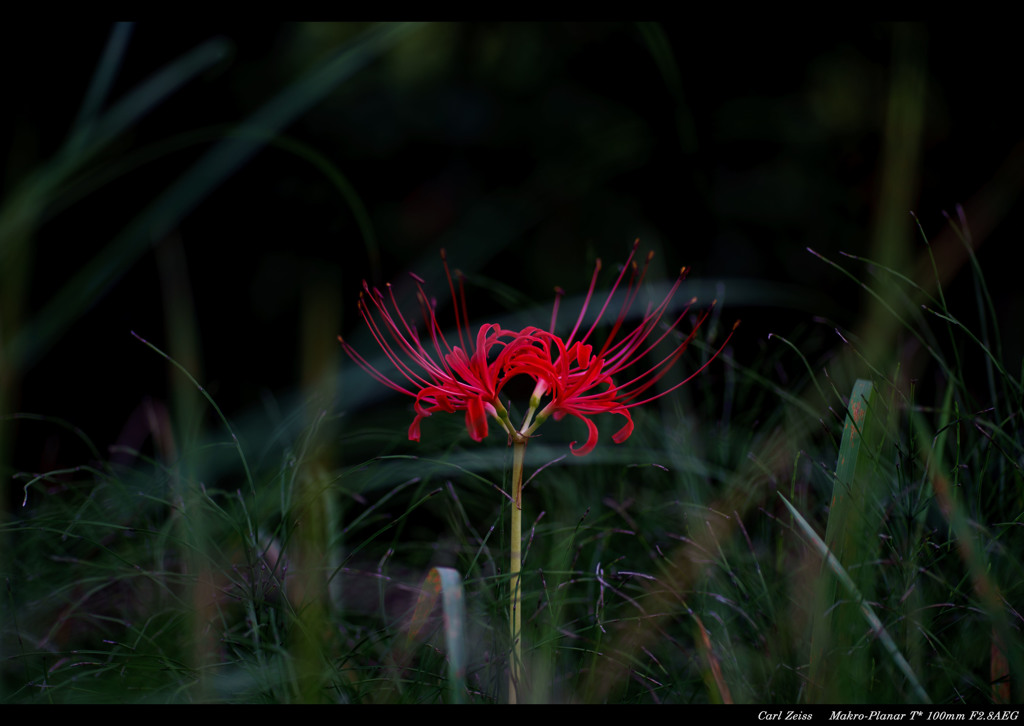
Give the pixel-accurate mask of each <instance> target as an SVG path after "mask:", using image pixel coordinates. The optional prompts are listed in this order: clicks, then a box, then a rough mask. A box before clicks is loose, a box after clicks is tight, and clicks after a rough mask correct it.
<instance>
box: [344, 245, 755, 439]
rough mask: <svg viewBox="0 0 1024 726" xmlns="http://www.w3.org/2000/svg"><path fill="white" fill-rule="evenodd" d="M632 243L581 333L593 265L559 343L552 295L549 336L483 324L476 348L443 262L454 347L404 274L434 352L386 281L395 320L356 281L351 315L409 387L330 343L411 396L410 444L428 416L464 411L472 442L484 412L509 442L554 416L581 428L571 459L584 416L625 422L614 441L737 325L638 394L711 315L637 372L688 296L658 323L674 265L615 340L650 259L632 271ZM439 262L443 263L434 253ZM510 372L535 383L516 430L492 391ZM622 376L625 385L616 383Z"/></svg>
mask: <svg viewBox="0 0 1024 726" xmlns="http://www.w3.org/2000/svg"><path fill="white" fill-rule="evenodd" d="M638 245H639V240H637V242H636V243H634V245H633V250H632V251H631V252H630V254H629V257H628V258H627V260H626V264H625V265H623V267H622V270H621V271H620V272H619V276H618V278H617V279H616V280H615V284H614V285H613V286H612V289H611V291H610V292H609V294H608V297H607V299H606V300H605V302H604V305H603V306H602V307H601V310H600V311H599V312H598V314H597V316H596V317H595V319H594V321H593V322H592V323H591V325H590V327H589V328H588V329H587V330H586V332H584V333H582V334H580V331H581V328H582V326H583V324H584V320H585V317H586V312H587V308H588V307H589V306H590V302H591V299H592V298H593V294H594V287H595V285H596V284H597V277H598V274H599V273H600V271H601V262H600V260H598V262H597V265H596V267H595V269H594V275H593V277H592V278H591V281H590V289H589V290H588V291H587V296H586V299H585V300H584V304H583V309H582V310H581V311H580V315H579V318H577V320H576V325H575V326H574V327H573V329H572V332H571V333H570V334H569V337H568V338H565V339H563V338H561V337H559V336H558V335H556V334H555V332H554V327H555V323H556V321H557V317H558V305H559V300H560V295H561V291H560V290H559V291H558V293H559V297H557V298H556V300H555V306H554V310H553V312H552V316H551V328H550V330H547V331H545V330H541V329H539V328H535V327H528V328H524V329H523V330H521V331H520V332H518V333H517V332H515V331H512V330H506V329H504V328H502V327H501V326H499V325H495V324H486V325H482V326H481V327H480V329H479V330H478V332H477V335H476V341H475V345H474V344H473V339H472V336H471V335H470V331H469V325H468V320H467V314H466V300H465V291H464V290H463V288H462V284H461V279H460V284H459V294H458V297H456V293H455V286H454V284H453V283H452V277H451V274H450V272H449V270H448V263H447V261H445V263H444V266H445V274H446V275H447V277H448V287H449V290H450V292H451V295H452V299H453V301H455V322H456V328H457V329H458V335H459V343H460V345H458V346H451V345H449V343H448V341H447V340H446V339H445V337H444V335H443V334H442V333H441V331H440V327H439V326H438V323H437V318H436V317H435V315H434V308H433V306H432V305H431V304H430V303H429V302H428V299H427V296H426V293H425V292H424V291H423V287H422V282H423V281H422V280H421V279H420V278H418V277H416V276H415V275H414V276H413V277H414V279H415V280H416V281H417V286H418V288H419V297H420V305H421V307H422V310H423V317H424V321H425V324H426V327H427V330H428V332H429V336H430V342H431V345H432V348H433V355H432V354H431V352H429V351H428V350H427V349H426V348H425V347H424V346H423V344H422V343H421V341H420V338H419V334H418V333H417V331H416V329H415V328H414V327H413V326H411V325H410V324H409V323H408V322H407V321H406V319H405V318H404V317H403V316H402V313H401V312H400V311H399V309H398V305H397V303H396V302H395V298H394V293H393V292H392V291H391V289H390V285H389V286H388V295H389V298H390V300H391V305H392V307H393V308H394V311H395V312H394V315H392V314H391V313H389V312H388V309H387V305H386V300H385V297H384V295H382V294H381V293H380V291H379V290H377V289H373V290H371V289H370V287H369V286H368V285H367V284H366V283H365V282H364V283H363V288H364V292H365V293H366V297H369V300H370V303H367V302H366V297H364V295H363V294H360V297H359V311H360V313H361V314H362V316H363V319H364V320H365V321H366V324H367V325H368V326H369V328H370V332H371V333H372V334H373V337H374V339H375V340H376V341H377V344H378V345H380V347H381V349H382V350H383V351H384V354H385V355H386V356H387V357H388V358H389V359H390V360H391V362H392V364H393V365H394V366H395V368H396V369H398V371H399V372H400V373H401V374H402V376H403V377H404V378H405V380H406V381H407V385H408V387H406V385H403V384H399V383H395V382H394V381H392V380H391V379H390V378H388V377H387V376H385V375H384V374H382V373H381V372H379V371H378V370H376V369H375V368H373V367H372V366H371V365H370V364H369V363H367V362H366V360H365V359H364V358H362V357H361V356H360V355H359V354H358V353H356V351H355V350H353V348H352V347H351V346H350V345H349V344H348V343H346V342H345V341H344V340H343V339H342V338H341V336H338V340H340V341H341V344H342V345H343V346H344V348H345V352H346V353H348V354H349V355H350V356H351V357H352V359H353V360H355V361H356V363H358V364H359V365H360V366H362V367H363V368H364V369H365V370H366V371H367V372H368V373H369V374H370V375H371V376H373V377H374V378H375V379H377V380H378V381H380V382H381V383H383V384H384V385H386V386H388V387H390V388H392V389H394V390H396V391H399V392H400V393H404V394H406V395H408V396H412V397H413V398H415V399H416V401H415V404H414V409H415V411H416V417H415V418H414V419H413V422H412V424H411V425H410V426H409V439H410V440H412V441H419V438H420V420H421V419H423V418H424V417H426V416H430V415H431V414H432V413H434V412H435V411H445V412H448V413H454V412H456V411H465V412H466V429H467V430H468V431H469V435H470V437H471V438H472V439H473V440H474V441H481V440H483V439H484V438H485V437H486V436H487V432H488V427H487V417H488V416H493V417H494V418H496V419H497V420H498V421H499V422H500V423H501V424H502V426H503V427H504V428H505V430H506V431H507V433H508V434H509V435H510V436H513V437H527V436H529V435H531V434H532V433H533V432H534V431H535V430H536V429H537V427H538V426H540V424H542V423H543V422H544V421H546V420H547V419H548V418H549V417H551V416H553V417H554V418H555V420H559V419H561V418H563V417H564V416H566V415H571V416H575V417H577V418H579V419H580V420H581V421H583V422H584V423H585V424H586V426H587V440H586V442H585V443H584V444H583V445H582V446H580V447H578V448H577V447H576V444H577V443H578V442H576V441H573V442H572V444H571V445H570V450H571V451H572V453H573V454H575V455H577V456H583V455H585V454H588V453H589V452H590V451H592V450H593V449H594V447H595V446H596V445H597V439H598V431H597V425H596V424H595V423H594V422H593V421H592V420H591V417H592V416H593V415H595V414H598V413H612V414H616V415H619V416H622V417H623V418H625V420H626V421H625V424H624V425H623V426H622V428H620V429H619V430H618V431H617V432H616V433H615V434H613V435H612V441H614V442H615V443H622V442H623V441H625V440H626V439H628V438H629V436H630V434H632V432H633V417H632V416H631V414H630V409H631V408H634V407H635V406H640V405H642V404H644V403H648V402H650V401H653V400H655V399H657V398H660V397H661V396H664V395H665V394H667V393H670V392H671V391H674V390H675V389H676V388H679V386H682V385H683V384H684V383H686V382H688V381H689V380H690V379H692V378H693V377H694V376H696V375H697V374H698V373H700V372H701V371H703V370H704V369H705V368H706V367H707V366H708V365H709V364H710V363H711V361H712V360H714V359H715V358H716V357H717V356H718V354H719V353H721V351H722V349H723V348H724V347H725V345H726V344H727V343H728V342H729V340H730V339H731V338H732V335H733V331H735V329H736V326H735V325H734V326H733V330H732V331H730V333H729V335H728V336H727V337H726V339H725V341H724V342H723V343H722V345H721V346H720V347H719V348H718V350H717V351H715V353H714V355H712V356H711V357H710V358H709V359H708V360H707V361H706V362H705V363H704V364H703V365H702V366H701V367H700V368H699V369H697V371H695V372H694V373H692V374H691V375H690V376H688V377H687V378H685V379H684V380H682V381H679V382H678V383H676V384H674V385H673V386H671V387H669V388H667V389H665V390H662V391H659V392H657V393H654V394H653V395H645V394H647V392H648V391H649V389H650V388H651V387H652V386H653V385H654V384H655V383H657V382H658V381H659V380H660V379H661V377H662V376H664V375H665V373H667V372H668V370H669V369H670V368H671V367H672V365H673V364H674V363H675V362H676V361H677V360H678V359H679V357H680V356H681V355H682V354H683V353H684V352H685V351H686V348H687V346H688V345H689V344H690V342H691V341H692V340H693V338H694V336H695V335H696V334H697V330H698V329H699V328H700V326H701V325H702V324H703V322H704V321H705V320H706V319H707V317H708V315H709V314H710V309H709V310H707V311H705V312H704V314H703V315H702V316H701V317H700V319H699V320H698V321H697V323H696V324H695V325H694V327H693V329H692V330H691V331H690V332H689V334H688V335H687V336H686V337H685V338H684V339H683V340H682V341H681V342H678V343H676V345H675V346H674V348H673V349H672V351H671V352H670V353H668V354H667V355H665V356H664V357H663V358H662V359H661V360H660V361H658V362H657V363H655V364H654V365H653V366H650V367H647V368H642V367H640V366H638V364H639V363H640V361H641V360H642V359H644V358H645V357H646V356H647V355H648V354H649V353H651V352H653V351H654V350H655V348H657V347H658V346H659V345H660V344H661V343H662V341H664V340H665V339H666V338H668V337H669V336H671V335H673V334H675V331H676V329H677V328H678V327H679V325H680V323H682V321H683V319H684V318H685V317H686V315H687V313H688V312H689V310H690V307H691V306H692V304H693V303H694V302H695V300H696V299H693V300H690V303H689V304H688V305H687V306H686V308H685V309H684V310H683V311H682V312H681V313H679V314H678V315H677V316H676V317H675V318H674V320H672V322H671V324H663V323H662V320H663V318H664V317H665V314H666V312H667V311H668V308H669V304H670V303H671V301H672V298H673V296H674V295H675V293H676V291H677V290H678V289H679V285H680V284H681V283H682V281H683V278H684V276H685V273H686V268H683V269H682V270H681V271H680V273H679V277H678V278H677V279H676V282H675V284H674V285H673V286H672V288H671V290H669V292H668V295H666V297H665V299H664V300H663V301H662V302H661V303H660V304H659V305H658V306H657V307H655V308H653V309H651V308H650V307H648V309H647V311H646V313H645V314H644V317H643V319H642V320H641V321H640V323H639V324H638V325H637V326H636V327H635V328H633V329H632V330H631V331H630V332H629V333H626V334H624V335H621V333H622V329H623V325H624V323H625V321H626V316H627V314H628V312H629V309H630V307H631V306H632V304H633V301H634V300H635V298H636V295H637V292H638V291H639V289H640V286H641V284H642V283H643V279H644V276H645V274H646V272H647V266H648V264H649V263H650V260H651V255H648V257H647V262H646V263H645V264H644V267H643V269H639V268H638V266H637V265H636V263H635V262H633V256H634V255H635V254H636V249H637V246H638ZM441 257H442V259H444V251H443V250H442V253H441ZM627 270H629V273H630V275H629V282H628V283H627V285H626V291H625V296H624V300H623V302H622V304H621V306H620V308H619V312H618V315H617V317H616V319H615V323H614V324H613V326H612V329H611V331H610V332H609V334H608V337H607V338H606V339H605V341H604V344H603V345H602V346H601V348H600V350H599V351H597V352H596V353H595V351H594V346H593V345H592V344H591V343H590V342H589V340H590V338H591V335H592V334H593V332H594V330H595V329H596V328H597V326H598V324H599V323H600V321H601V318H602V317H603V316H604V314H605V312H606V311H607V309H608V307H609V305H610V304H611V303H612V300H613V298H614V297H615V293H616V291H617V290H618V288H619V286H620V284H621V283H622V280H623V278H624V277H625V274H626V271H627ZM371 305H372V308H371ZM373 310H376V313H377V316H379V317H380V319H381V322H380V323H378V322H377V320H376V319H375V317H374V313H373ZM737 324H738V323H737ZM659 328H660V330H659ZM577 336H579V337H577ZM518 375H526V376H529V377H530V378H532V379H533V380H534V381H535V386H534V391H533V395H532V396H531V398H530V404H529V409H528V411H527V413H526V417H525V419H524V421H523V424H522V426H521V427H520V428H519V429H516V428H515V427H514V426H513V425H512V423H511V421H510V420H509V417H508V412H507V410H506V409H505V407H504V406H503V405H502V404H501V401H500V399H499V395H500V393H501V390H502V388H503V387H504V386H505V384H506V383H507V382H508V381H509V380H511V379H512V378H514V377H515V376H518ZM623 378H625V379H627V380H625V381H623V380H622V379H623ZM616 380H618V382H616ZM541 403H544V407H543V408H540V406H541ZM538 409H540V410H539V411H538Z"/></svg>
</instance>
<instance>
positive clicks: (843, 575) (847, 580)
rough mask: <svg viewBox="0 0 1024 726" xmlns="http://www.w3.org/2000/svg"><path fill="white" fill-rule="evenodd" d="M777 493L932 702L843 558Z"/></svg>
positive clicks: (909, 676)
mask: <svg viewBox="0 0 1024 726" xmlns="http://www.w3.org/2000/svg"><path fill="white" fill-rule="evenodd" d="M777 494H778V495H779V497H780V498H781V499H782V503H783V504H785V505H786V509H788V510H789V513H790V515H792V517H793V519H794V521H796V523H797V524H798V525H799V526H800V529H801V531H802V532H803V534H804V536H805V537H806V538H807V539H808V541H809V542H810V543H811V544H812V545H814V548H815V549H816V550H817V551H818V554H820V555H821V557H822V559H823V560H824V561H825V564H827V565H828V567H829V569H830V570H832V572H833V573H834V574H835V576H836V578H838V580H839V581H840V582H841V583H842V584H843V587H845V588H846V589H847V591H848V592H849V594H850V596H851V597H852V598H853V600H854V601H855V602H856V603H857V605H858V607H859V608H860V611H861V613H862V614H863V615H864V619H865V620H867V621H868V625H869V626H870V627H871V632H872V633H874V635H875V637H877V638H878V639H879V641H880V642H881V643H882V645H883V646H884V647H885V650H886V651H887V652H888V653H889V655H890V656H891V657H892V659H893V662H894V663H896V667H897V668H899V669H900V671H901V672H902V673H903V675H904V676H906V678H907V680H908V681H909V682H910V687H911V688H912V689H913V691H914V695H915V696H916V697H917V698H918V700H920V701H922V702H923V703H931V699H930V698H929V697H928V694H927V693H925V690H924V688H922V687H921V684H920V683H919V682H918V680H917V676H915V675H914V671H913V669H911V667H910V664H909V663H908V662H907V659H906V658H904V657H903V654H902V653H900V651H899V648H897V647H896V643H895V642H893V639H892V637H891V636H890V635H889V632H888V631H887V630H886V629H885V626H884V625H882V621H881V620H879V619H878V616H877V615H876V614H875V611H874V608H872V607H871V604H870V603H868V602H867V601H866V600H865V599H864V598H863V597H862V596H861V593H860V591H859V590H858V589H857V586H856V585H855V584H854V582H853V579H852V578H851V577H850V575H849V574H848V573H847V572H846V569H845V568H844V567H843V566H842V564H840V562H839V560H837V559H836V557H835V555H833V554H832V552H831V550H829V548H828V545H826V544H825V542H824V541H823V540H822V539H821V537H819V536H818V533H817V532H815V531H814V528H813V527H811V525H809V524H808V523H807V520H805V519H804V518H803V515H801V514H800V512H798V511H797V509H796V507H794V506H793V505H792V504H790V503H789V500H788V499H786V496H785V495H784V494H783V493H782V492H777Z"/></svg>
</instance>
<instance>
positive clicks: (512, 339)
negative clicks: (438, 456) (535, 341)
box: [338, 250, 523, 441]
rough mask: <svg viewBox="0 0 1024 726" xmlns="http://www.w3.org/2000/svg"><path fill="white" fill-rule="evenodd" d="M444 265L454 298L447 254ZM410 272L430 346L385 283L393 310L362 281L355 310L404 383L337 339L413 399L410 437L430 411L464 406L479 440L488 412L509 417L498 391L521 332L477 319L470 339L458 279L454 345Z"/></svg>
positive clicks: (468, 423) (374, 372)
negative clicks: (456, 339) (457, 340)
mask: <svg viewBox="0 0 1024 726" xmlns="http://www.w3.org/2000/svg"><path fill="white" fill-rule="evenodd" d="M441 258H442V260H444V259H445V255H444V250H442V251H441ZM444 267H445V274H446V275H447V276H448V285H449V288H450V290H451V293H452V298H453V300H454V299H455V288H454V285H453V284H452V278H451V274H450V273H449V271H448V262H447V260H445V262H444ZM412 277H413V279H415V280H416V284H417V287H418V288H419V300H420V306H421V308H422V311H423V318H424V321H425V324H426V328H427V333H428V335H429V338H430V341H429V344H430V346H431V347H432V349H433V351H432V352H431V351H428V350H427V348H425V347H424V345H423V343H422V341H421V340H420V337H419V333H418V332H417V330H416V328H415V327H413V326H412V325H410V324H409V322H408V321H407V320H406V319H405V317H404V316H403V315H402V313H401V310H399V308H398V303H397V302H396V301H395V295H394V292H393V291H392V289H391V285H390V284H389V285H388V286H387V290H388V298H389V299H390V301H391V305H392V307H393V308H394V314H392V313H390V312H389V311H388V308H387V300H386V299H385V297H384V295H383V294H381V292H380V290H378V289H377V288H373V289H372V290H371V289H370V287H369V285H367V284H366V282H365V281H364V282H363V291H364V293H365V295H364V293H360V295H359V312H360V314H361V315H362V316H363V320H365V321H366V324H367V326H368V327H369V328H370V333H371V334H372V335H373V337H374V339H375V340H376V341H377V344H378V345H379V346H380V347H381V350H383V351H384V354H385V355H386V356H387V357H388V359H390V361H391V362H392V363H393V364H394V366H395V368H396V369H397V370H398V372H399V373H400V374H401V375H402V377H404V378H405V380H406V383H405V384H402V383H396V382H395V381H393V380H391V379H390V378H388V377H387V376H386V375H384V374H383V373H381V372H380V371H378V370H377V369H376V368H374V367H373V366H372V365H370V364H369V363H368V362H367V361H366V359H364V358H363V357H362V356H361V355H359V353H357V352H356V351H355V349H353V348H352V346H351V345H349V344H348V343H347V342H345V340H344V339H343V338H342V337H341V336H340V335H339V336H338V340H339V341H340V342H341V344H342V346H343V347H344V349H345V352H346V353H348V355H349V356H351V358H352V359H353V360H354V361H355V362H356V363H358V364H359V365H360V366H361V367H362V368H363V369H364V370H365V371H366V372H367V373H369V374H370V375H371V376H372V377H373V378H375V379H377V380H378V381H380V382H381V383H383V384H384V385H386V386H388V387H389V388H392V389H394V390H396V391H398V392H400V393H404V394H406V395H407V396H412V397H413V398H415V399H416V401H415V403H414V404H413V408H414V410H415V411H416V417H415V418H414V419H413V421H412V424H411V425H410V426H409V440H410V441H419V440H420V421H421V420H422V419H423V418H425V417H427V416H430V415H431V414H432V413H434V412H435V411H444V412H446V413H455V412H457V411H465V412H466V429H467V430H468V431H469V435H470V438H472V439H473V440H474V441H482V440H483V439H484V438H486V437H487V431H488V428H487V416H488V415H491V416H494V417H495V418H497V419H498V420H499V421H501V420H505V421H507V419H508V414H507V413H506V411H505V408H504V406H502V405H501V401H500V400H499V399H498V394H499V393H500V392H501V389H502V386H503V385H504V383H505V380H507V379H506V378H505V377H503V376H502V369H503V367H504V366H505V362H506V360H507V358H508V357H509V356H510V355H512V354H513V353H514V351H515V350H516V349H517V348H518V347H521V346H522V344H523V342H522V340H521V337H520V336H519V335H518V334H517V333H515V332H514V331H511V330H505V329H503V328H501V326H499V325H494V324H487V325H482V326H481V327H480V329H479V331H477V335H476V341H475V345H474V341H473V339H472V336H471V335H470V331H469V326H468V323H467V320H466V300H465V292H464V290H463V289H462V285H461V280H460V285H459V293H460V295H459V298H458V300H457V302H456V306H455V320H456V327H457V328H458V333H459V345H457V346H452V345H449V343H448V341H447V340H446V339H445V337H444V335H443V333H442V332H441V329H440V326H439V325H438V323H437V318H436V317H435V314H434V307H433V305H431V304H430V302H428V298H427V295H426V293H425V292H424V291H423V280H422V279H420V278H419V277H417V276H416V275H413V276H412ZM367 299H369V302H367ZM374 311H376V314H377V316H378V317H379V318H380V322H379V323H378V322H377V320H376V319H375V317H374ZM464 328H465V332H464V330H463V329H464ZM506 428H508V427H506Z"/></svg>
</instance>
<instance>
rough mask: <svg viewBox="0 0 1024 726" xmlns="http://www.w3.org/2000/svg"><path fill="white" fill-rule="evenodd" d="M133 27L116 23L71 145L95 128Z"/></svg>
mask: <svg viewBox="0 0 1024 726" xmlns="http://www.w3.org/2000/svg"><path fill="white" fill-rule="evenodd" d="M132 26H133V24H132V23H114V27H113V29H112V30H111V31H110V39H109V40H108V41H107V46H106V47H105V48H104V49H103V57H102V58H101V59H100V64H99V66H98V67H97V68H96V72H95V73H94V74H93V77H92V82H91V83H90V84H89V90H88V91H86V94H85V100H84V101H83V102H82V108H81V110H80V111H79V112H78V117H77V118H76V119H75V124H74V126H72V132H71V139H70V141H69V145H71V146H74V145H75V144H80V143H82V141H84V140H85V138H86V134H87V131H86V130H87V129H89V128H91V127H92V126H93V124H94V121H95V119H96V118H97V116H99V113H100V109H101V108H102V107H103V102H104V101H105V100H106V98H107V94H108V93H109V92H110V87H111V86H112V85H113V83H114V78H115V76H116V75H117V69H118V67H119V66H120V65H121V60H122V58H124V52H125V49H126V48H127V47H128V39H129V38H130V37H131V34H132Z"/></svg>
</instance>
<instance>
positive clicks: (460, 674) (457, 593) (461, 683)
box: [409, 567, 466, 703]
mask: <svg viewBox="0 0 1024 726" xmlns="http://www.w3.org/2000/svg"><path fill="white" fill-rule="evenodd" d="M438 596H441V609H442V611H443V613H444V641H445V645H446V646H447V650H448V695H449V698H450V700H451V702H452V703H464V702H465V693H466V684H465V680H466V605H465V599H464V598H463V594H462V577H461V576H460V575H459V573H458V572H457V571H456V570H453V569H452V568H450V567H435V568H434V569H432V570H431V571H430V573H429V574H428V575H427V579H426V580H425V581H424V582H423V587H422V589H421V590H420V596H419V598H418V599H417V601H416V608H415V610H414V611H413V614H412V620H411V621H410V623H409V640H410V641H412V640H415V639H417V638H419V637H420V635H421V633H422V631H423V628H424V626H425V625H426V623H427V619H428V618H429V617H430V613H431V612H432V611H433V610H434V605H435V604H436V603H437V598H438Z"/></svg>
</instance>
